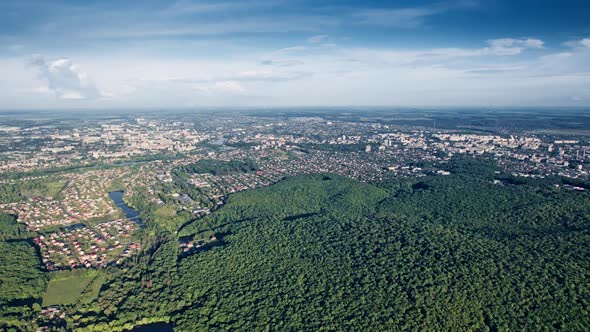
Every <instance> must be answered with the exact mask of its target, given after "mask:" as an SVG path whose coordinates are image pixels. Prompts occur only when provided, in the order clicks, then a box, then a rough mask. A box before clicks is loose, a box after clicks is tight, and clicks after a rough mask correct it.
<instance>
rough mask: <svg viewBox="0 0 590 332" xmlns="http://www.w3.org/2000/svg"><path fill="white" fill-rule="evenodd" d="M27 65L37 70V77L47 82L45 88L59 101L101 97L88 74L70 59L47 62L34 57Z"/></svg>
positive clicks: (41, 57)
mask: <svg viewBox="0 0 590 332" xmlns="http://www.w3.org/2000/svg"><path fill="white" fill-rule="evenodd" d="M29 64H30V66H32V67H34V68H36V69H37V76H38V77H39V78H40V79H42V80H44V81H46V82H47V87H46V88H47V89H48V90H50V91H52V92H53V93H54V94H55V95H56V96H57V97H58V98H60V99H94V98H98V97H101V96H102V94H101V92H100V91H99V90H98V88H97V87H96V86H95V85H94V83H93V82H92V80H91V79H90V78H89V77H88V74H87V73H86V72H84V71H82V70H81V69H80V67H79V66H78V65H76V64H74V63H73V62H72V61H71V60H70V59H67V58H59V59H55V60H47V59H45V58H44V57H43V56H40V55H36V56H34V57H33V58H32V59H30V61H29ZM42 93H45V92H42Z"/></svg>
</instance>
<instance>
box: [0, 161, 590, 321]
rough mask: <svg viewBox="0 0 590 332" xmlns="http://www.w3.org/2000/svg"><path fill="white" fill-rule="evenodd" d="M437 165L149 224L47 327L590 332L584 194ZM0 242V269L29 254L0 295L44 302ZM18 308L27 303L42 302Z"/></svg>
mask: <svg viewBox="0 0 590 332" xmlns="http://www.w3.org/2000/svg"><path fill="white" fill-rule="evenodd" d="M447 169H449V170H451V171H452V173H453V174H451V175H449V176H427V177H421V178H399V179H395V180H391V181H388V182H382V183H375V184H365V183H360V182H357V181H354V180H351V179H348V178H344V177H340V176H337V175H332V174H317V175H309V176H301V177H292V178H288V179H285V180H283V181H281V182H279V183H277V184H275V185H272V186H269V187H265V188H259V189H255V190H248V191H244V192H239V193H236V194H232V195H230V196H229V198H228V200H227V203H226V204H225V205H224V206H223V207H221V208H219V209H217V210H216V211H215V212H213V213H212V214H210V215H208V216H206V217H204V218H202V219H198V220H195V221H192V222H190V223H188V224H187V225H186V226H185V227H184V228H182V230H181V232H180V234H175V232H174V231H173V230H174V227H170V226H169V225H167V224H162V225H160V220H158V219H150V218H147V219H144V220H145V221H146V222H147V227H146V229H145V230H144V231H143V232H144V234H143V244H144V246H143V247H144V248H145V250H144V251H143V252H142V253H141V254H140V255H139V256H136V257H134V258H133V259H131V260H129V261H126V262H125V263H124V264H122V265H120V266H109V267H107V269H106V271H105V272H106V273H104V275H105V277H104V279H101V282H104V283H103V284H102V287H100V291H99V293H98V295H97V297H96V299H95V300H93V301H81V302H79V303H77V304H76V305H70V306H68V305H65V306H64V307H65V310H66V312H67V315H66V318H65V319H64V320H62V321H55V322H54V323H53V324H55V326H60V327H66V328H67V329H81V330H94V331H97V330H102V331H113V330H124V329H131V328H133V327H134V326H138V325H142V324H148V323H153V322H165V323H170V324H172V326H173V327H174V329H175V330H177V331H199V330H211V331H226V330H232V331H233V330H239V331H259V330H304V331H312V330H313V331H316V330H323V331H336V330H347V331H357V330H361V331H365V330H370V331H372V330H378V331H397V330H440V331H456V330H460V331H462V330H476V331H504V330H527V331H528V330H533V331H534V330H564V331H581V330H585V329H586V328H587V326H590V283H589V282H588V280H590V246H588V243H590V195H589V194H588V192H579V191H570V190H566V189H563V188H561V187H556V186H554V185H553V184H552V183H548V182H547V181H545V180H535V181H521V182H518V181H501V182H497V181H496V182H494V181H493V180H494V177H495V176H497V177H501V178H502V179H504V180H505V179H508V178H509V176H508V175H505V174H496V173H495V172H496V168H495V166H494V165H493V163H481V162H477V161H474V160H455V161H453V162H451V163H450V164H449V165H447ZM134 206H136V207H137V208H139V209H140V210H141V211H150V210H149V209H150V207H149V204H147V203H145V206H143V205H142V204H141V202H135V204H134ZM142 213H143V212H142ZM150 213H151V212H150ZM142 218H143V217H142ZM173 224H174V225H177V223H173ZM3 227H4V228H3V229H7V230H8V231H9V232H11V234H19V230H18V229H15V228H14V227H8V226H3ZM203 234H215V235H217V237H218V238H219V239H220V241H219V242H220V244H219V245H217V246H213V247H211V248H209V249H207V250H203V251H199V252H196V253H194V254H192V255H187V256H185V255H180V251H179V247H178V237H179V236H182V237H194V238H199V237H201V236H202V235H203ZM2 245H3V246H7V245H9V246H10V249H7V250H1V251H0V254H1V255H4V256H3V257H2V260H1V261H0V262H5V259H8V261H11V262H14V261H15V260H23V261H26V262H29V263H27V264H23V265H22V266H20V267H19V270H17V271H11V272H10V273H7V272H6V271H4V274H2V275H1V276H0V278H1V280H2V284H0V301H4V302H2V303H8V302H7V301H9V300H12V301H14V299H15V298H16V297H15V294H14V292H10V291H8V289H10V287H8V286H9V285H12V284H16V283H21V284H22V285H23V286H21V287H24V288H22V290H19V294H26V296H27V298H40V297H41V296H42V293H43V291H44V287H45V285H46V283H47V280H46V279H47V276H45V275H44V274H42V273H40V272H35V257H34V255H33V254H34V251H32V248H31V247H27V246H26V245H25V244H24V243H12V242H8V241H5V242H3V243H2ZM2 264H3V266H2V268H3V269H5V268H6V265H5V264H4V263H2ZM24 274H26V275H27V276H26V277H27V278H29V279H23V278H24V277H25V276H24ZM31 281H34V282H31ZM25 284H26V285H27V286H26V287H25ZM12 303H13V304H14V305H15V306H16V305H22V306H21V308H25V309H22V310H24V311H27V310H29V311H32V310H34V309H35V308H36V309H38V308H37V307H38V305H39V302H36V303H37V305H36V306H34V307H35V308H33V305H31V304H30V303H20V302H19V303H16V302H12ZM26 308H29V309H26ZM11 310H12V309H11ZM27 312H28V311H27ZM18 314H20V315H21V316H20V317H31V316H30V315H29V316H26V315H27V313H26V312H25V313H18ZM18 314H17V313H13V312H11V313H7V312H6V310H5V309H4V311H3V312H0V324H4V325H5V326H6V327H7V326H12V327H17V326H18V325H17V324H16V323H15V322H14V319H13V320H10V319H8V318H6V317H17V315H18ZM3 317H4V318H3ZM0 326H2V325H0ZM20 328H24V327H23V326H22V325H21V326H20Z"/></svg>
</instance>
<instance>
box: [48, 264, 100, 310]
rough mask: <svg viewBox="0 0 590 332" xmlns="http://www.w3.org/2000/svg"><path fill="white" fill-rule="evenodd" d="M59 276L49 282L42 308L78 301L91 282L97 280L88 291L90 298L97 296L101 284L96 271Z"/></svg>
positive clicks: (68, 273)
mask: <svg viewBox="0 0 590 332" xmlns="http://www.w3.org/2000/svg"><path fill="white" fill-rule="evenodd" d="M58 273H59V275H58V276H57V277H56V278H55V279H53V280H51V281H49V285H48V286H47V292H45V296H43V307H47V306H51V305H56V304H73V303H76V301H78V299H79V298H80V296H81V295H82V293H83V292H84V291H85V290H86V289H87V288H88V285H90V283H91V282H93V281H94V280H95V279H99V282H94V283H93V284H92V287H91V288H92V289H91V290H89V292H87V293H90V294H92V295H90V294H87V295H90V296H94V295H98V290H99V289H100V286H101V284H102V282H101V281H102V280H103V279H102V278H101V276H100V275H98V276H97V272H96V271H87V272H80V271H74V272H65V271H64V272H58Z"/></svg>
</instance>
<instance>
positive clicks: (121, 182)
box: [0, 114, 590, 270]
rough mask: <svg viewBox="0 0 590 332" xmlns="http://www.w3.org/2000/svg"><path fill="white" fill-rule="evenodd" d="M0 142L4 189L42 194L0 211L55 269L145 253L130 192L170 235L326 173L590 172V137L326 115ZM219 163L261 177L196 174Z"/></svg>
mask: <svg viewBox="0 0 590 332" xmlns="http://www.w3.org/2000/svg"><path fill="white" fill-rule="evenodd" d="M0 142H2V149H1V151H0V181H1V183H2V185H3V186H6V187H15V188H20V189H23V188H33V189H34V190H33V189H30V190H21V197H18V198H17V199H12V200H11V199H10V198H5V199H3V201H2V202H0V210H1V211H2V212H4V213H7V214H11V215H14V216H16V218H17V222H19V223H22V224H24V225H25V226H26V228H27V229H28V230H30V231H34V232H38V233H39V234H40V235H38V236H36V237H35V239H34V242H35V243H36V245H37V246H38V247H39V249H40V252H41V256H42V261H43V264H44V266H45V268H46V269H47V270H57V269H71V268H84V267H86V268H88V267H104V266H106V265H107V264H109V263H112V262H114V263H120V262H121V261H123V260H124V258H125V257H129V256H131V255H132V254H133V253H134V252H137V251H139V250H141V244H140V242H139V237H137V236H135V235H134V234H135V233H137V232H138V230H139V229H140V228H141V227H140V225H138V224H136V223H135V221H137V220H133V221H132V220H131V219H129V218H127V217H126V216H125V213H124V211H122V210H121V207H120V204H117V203H115V202H114V201H113V200H112V199H111V198H110V197H109V193H111V192H114V191H117V190H118V191H124V201H125V202H127V203H130V202H136V204H135V205H137V202H143V201H145V202H147V204H148V205H149V206H153V213H154V215H156V216H159V217H161V218H172V219H174V218H176V219H178V221H177V222H174V223H172V224H171V225H170V226H169V230H170V231H173V230H175V229H176V230H177V229H178V228H179V227H181V226H182V224H183V223H184V222H186V221H188V220H194V219H199V218H202V217H204V216H206V215H208V214H210V213H211V212H212V211H214V210H215V209H217V208H219V207H221V206H222V205H223V204H224V202H225V200H226V198H227V197H228V195H230V194H232V193H235V192H238V191H243V190H247V189H253V188H258V187H264V186H268V185H271V184H273V183H276V182H278V181H280V180H282V179H284V178H286V177H290V176H297V175H304V174H313V173H324V172H329V173H335V174H339V175H342V176H346V177H350V178H353V179H356V180H358V181H362V182H367V183H370V182H379V181H384V180H387V179H391V178H395V177H421V176H425V175H440V176H445V175H449V174H450V172H449V171H448V170H445V168H444V165H445V163H446V162H447V161H448V160H450V159H451V158H453V157H454V156H461V155H463V156H469V157H470V158H487V159H493V160H495V162H496V163H497V165H499V166H500V167H501V168H502V170H503V171H504V172H506V173H509V174H512V175H513V176H515V177H530V178H537V177H541V178H542V177H550V176H559V177H565V178H570V179H588V175H589V171H590V163H589V161H590V144H589V141H588V137H587V136H576V137H572V135H553V134H536V133H528V132H522V131H521V132H510V131H508V130H503V131H496V132H478V131H475V130H472V129H453V128H451V129H445V128H434V127H428V126H406V125H403V126H402V125H392V124H386V123H381V122H380V121H378V119H375V120H374V121H363V122H351V121H346V120H338V119H331V118H330V119H327V118H324V117H321V116H293V117H284V118H283V117H281V118H272V117H266V116H251V115H240V114H234V115H232V116H217V117H209V118H207V121H196V120H195V119H191V118H190V117H189V118H184V117H183V118H176V117H172V118H167V117H165V116H154V115H147V116H142V117H119V118H117V117H115V118H108V119H95V120H92V119H87V120H85V121H82V122H81V123H80V124H73V123H72V122H71V120H63V121H62V123H61V125H60V124H59V121H58V124H56V123H55V122H52V123H51V124H50V125H43V124H42V123H38V121H31V122H30V123H27V122H26V121H25V122H22V121H21V122H19V124H18V125H17V124H7V125H2V126H0ZM211 160H213V161H216V162H219V163H224V162H225V163H229V162H231V161H251V162H252V164H253V165H255V169H252V170H248V171H235V172H233V171H232V172H225V173H223V172H220V173H219V174H218V173H217V172H208V171H204V172H192V171H187V169H190V167H188V166H190V165H194V164H195V163H199V161H211ZM564 187H565V188H576V189H577V190H585V188H582V187H573V186H564ZM142 204H143V203H142ZM130 205H132V206H133V204H130ZM127 208H129V209H130V207H127ZM141 213H142V211H141V210H140V211H138V216H139V215H140V214H141ZM138 218H139V217H138ZM176 219H174V220H176ZM211 236H212V237H213V238H214V236H215V235H214V234H212V235H211ZM211 241H212V240H211V238H206V239H189V240H187V241H182V242H181V243H180V244H179V246H180V250H181V251H183V252H185V253H186V252H189V253H190V252H194V251H196V249H198V248H201V247H202V246H205V245H206V244H207V243H209V242H211Z"/></svg>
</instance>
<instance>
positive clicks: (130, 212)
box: [109, 191, 145, 228]
mask: <svg viewBox="0 0 590 332" xmlns="http://www.w3.org/2000/svg"><path fill="white" fill-rule="evenodd" d="M123 194H124V192H123V191H111V192H110V193H109V197H110V198H111V199H112V200H113V202H115V204H116V205H117V206H118V207H120V208H121V210H123V213H124V214H125V217H127V219H129V220H131V221H133V222H135V223H136V224H138V225H139V227H141V228H144V227H145V224H144V222H143V221H142V220H141V219H140V218H139V211H137V210H135V209H134V208H132V207H130V206H129V205H127V204H125V202H124V201H123Z"/></svg>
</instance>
